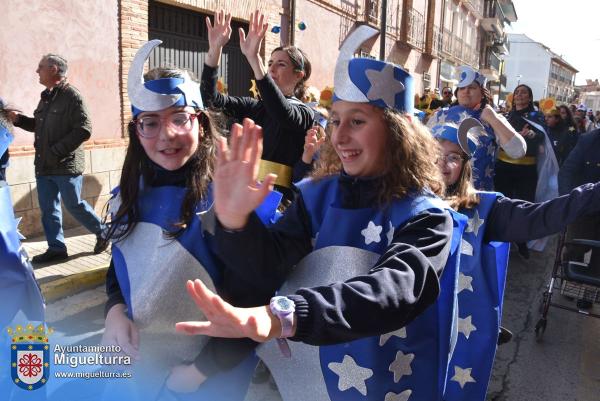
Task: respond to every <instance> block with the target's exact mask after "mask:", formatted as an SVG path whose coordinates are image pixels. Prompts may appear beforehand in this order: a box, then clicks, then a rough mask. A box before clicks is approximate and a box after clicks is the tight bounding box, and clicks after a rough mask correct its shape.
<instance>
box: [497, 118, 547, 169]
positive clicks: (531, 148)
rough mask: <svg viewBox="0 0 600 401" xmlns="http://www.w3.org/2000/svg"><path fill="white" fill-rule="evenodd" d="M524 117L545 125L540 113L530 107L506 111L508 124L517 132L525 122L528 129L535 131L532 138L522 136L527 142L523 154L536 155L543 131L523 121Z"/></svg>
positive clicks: (542, 139)
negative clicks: (525, 150)
mask: <svg viewBox="0 0 600 401" xmlns="http://www.w3.org/2000/svg"><path fill="white" fill-rule="evenodd" d="M524 118H526V119H528V120H530V121H533V122H535V123H538V124H540V125H542V126H544V125H545V122H544V121H543V120H542V119H541V114H540V113H539V112H537V111H535V110H534V109H533V108H531V107H527V108H525V109H522V110H516V109H513V110H511V111H510V113H508V116H507V117H506V119H507V120H508V122H509V123H510V125H512V127H513V128H514V129H515V131H517V132H518V133H520V132H521V130H522V129H523V127H525V124H527V125H529V129H531V130H532V131H533V132H535V136H534V137H533V138H528V137H524V139H525V142H526V143H527V152H525V156H534V157H536V156H537V154H538V152H539V145H542V144H543V143H544V133H543V132H542V131H540V130H538V129H537V128H535V127H534V126H532V125H531V124H529V123H527V121H525V120H524ZM499 162H502V160H499Z"/></svg>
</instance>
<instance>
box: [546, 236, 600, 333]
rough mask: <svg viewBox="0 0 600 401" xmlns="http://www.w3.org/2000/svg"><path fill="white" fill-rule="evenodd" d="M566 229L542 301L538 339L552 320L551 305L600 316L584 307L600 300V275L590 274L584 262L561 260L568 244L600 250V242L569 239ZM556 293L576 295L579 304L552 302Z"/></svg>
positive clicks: (557, 248)
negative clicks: (550, 317)
mask: <svg viewBox="0 0 600 401" xmlns="http://www.w3.org/2000/svg"><path fill="white" fill-rule="evenodd" d="M565 236H566V231H563V232H562V233H561V235H560V237H559V240H558V244H557V247H556V256H555V258H554V266H553V268H552V277H550V282H549V283H548V286H547V288H546V290H545V291H544V294H543V296H542V300H541V302H540V313H541V317H540V319H539V320H538V322H537V323H536V325H535V339H536V341H537V342H540V341H541V340H542V337H543V336H544V332H545V331H546V324H547V322H548V310H549V309H550V307H551V306H553V307H555V308H560V309H564V310H567V311H571V312H576V313H580V314H582V315H586V316H591V317H595V318H600V315H598V314H596V313H592V312H589V311H588V310H585V309H584V308H583V304H584V303H587V304H592V305H593V304H594V303H600V277H595V276H593V275H590V274H589V272H588V271H589V266H588V264H586V263H583V262H576V261H570V260H565V261H562V260H561V254H562V249H563V247H564V246H565V245H582V246H586V247H590V248H592V249H593V250H595V252H600V241H594V240H588V239H574V240H572V241H568V242H567V241H566V240H565ZM555 292H560V294H562V295H563V296H565V297H568V298H573V299H574V300H575V301H576V303H575V306H574V307H573V306H567V305H565V304H564V303H556V302H552V296H553V295H554V294H555Z"/></svg>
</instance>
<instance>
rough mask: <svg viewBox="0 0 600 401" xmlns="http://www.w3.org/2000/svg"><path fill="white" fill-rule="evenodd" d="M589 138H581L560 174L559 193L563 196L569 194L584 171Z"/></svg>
mask: <svg viewBox="0 0 600 401" xmlns="http://www.w3.org/2000/svg"><path fill="white" fill-rule="evenodd" d="M588 138H589V136H586V135H584V136H582V137H581V138H579V141H578V142H577V145H575V148H574V149H573V150H572V151H571V153H570V154H569V157H567V160H565V162H564V163H563V165H562V166H561V168H560V170H559V172H558V193H559V194H561V195H564V194H567V193H569V191H570V190H571V189H573V188H575V185H576V183H577V181H578V179H579V177H581V174H582V171H583V163H584V154H585V150H586V149H587V147H588V146H589V142H588V141H589V139H588Z"/></svg>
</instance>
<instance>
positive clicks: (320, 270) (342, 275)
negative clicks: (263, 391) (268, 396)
mask: <svg viewBox="0 0 600 401" xmlns="http://www.w3.org/2000/svg"><path fill="white" fill-rule="evenodd" d="M378 259H379V255H378V254H376V253H374V252H370V251H366V250H364V249H358V248H353V247H346V246H330V247H326V248H322V249H319V250H316V251H314V252H312V253H310V254H308V255H307V256H306V257H304V259H302V260H301V261H300V262H299V263H298V265H297V266H296V267H295V268H294V270H293V272H292V274H291V275H290V277H289V278H288V280H287V281H286V283H285V284H284V285H283V287H282V288H281V290H280V291H279V293H280V294H282V295H286V294H291V293H293V292H294V291H295V290H297V289H298V288H301V287H314V286H318V285H325V284H329V283H334V282H340V281H345V280H348V279H350V278H352V277H355V276H358V275H361V274H366V273H367V272H368V271H369V270H370V269H371V268H372V267H373V266H374V265H375V263H376V262H377V260H378ZM288 343H289V345H290V349H291V351H292V357H291V358H285V357H284V356H283V355H282V354H281V352H280V351H279V347H278V346H277V342H276V341H269V342H267V343H265V344H262V345H260V346H259V347H258V349H257V354H258V356H259V357H260V358H261V359H262V360H263V361H264V362H265V364H266V365H267V366H268V368H269V370H270V371H271V374H272V375H273V378H274V379H275V382H276V383H277V387H278V388H279V391H280V393H281V396H282V398H283V399H284V400H285V401H306V400H319V401H327V400H330V398H329V394H328V393H327V386H326V385H325V378H324V376H323V372H322V371H321V362H320V358H319V347H316V346H312V345H307V344H304V343H299V342H294V341H288ZM338 362H342V361H338Z"/></svg>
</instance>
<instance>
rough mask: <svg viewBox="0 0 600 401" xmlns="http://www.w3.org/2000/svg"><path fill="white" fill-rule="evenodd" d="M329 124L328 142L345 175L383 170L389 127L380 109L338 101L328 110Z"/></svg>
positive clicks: (358, 175) (358, 174)
mask: <svg viewBox="0 0 600 401" xmlns="http://www.w3.org/2000/svg"><path fill="white" fill-rule="evenodd" d="M330 124H331V126H332V132H331V143H332V145H333V147H334V149H335V151H336V153H337V155H338V156H339V158H340V160H341V161H342V165H343V166H344V171H345V172H346V173H347V174H349V175H351V176H355V177H373V176H378V175H381V174H383V173H384V168H385V154H386V153H385V149H386V145H387V143H388V127H387V125H386V123H385V120H384V118H383V109H381V108H379V107H375V106H371V105H369V104H366V103H353V102H346V101H337V102H335V103H334V104H333V106H332V109H331V118H330Z"/></svg>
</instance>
